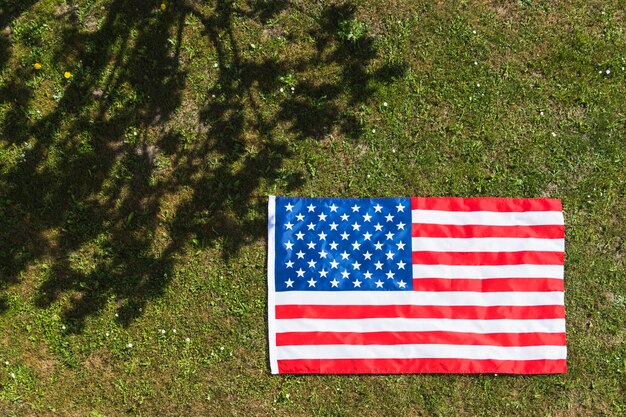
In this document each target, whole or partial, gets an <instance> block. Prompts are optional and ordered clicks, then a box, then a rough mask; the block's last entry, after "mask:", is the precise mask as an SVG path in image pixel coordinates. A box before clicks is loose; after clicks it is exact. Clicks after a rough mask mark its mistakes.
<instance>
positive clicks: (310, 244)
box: [306, 241, 316, 249]
mask: <svg viewBox="0 0 626 417" xmlns="http://www.w3.org/2000/svg"><path fill="white" fill-rule="evenodd" d="M306 245H307V246H308V247H309V249H315V245H316V243H315V242H313V241H310V242H309V243H307V244H306Z"/></svg>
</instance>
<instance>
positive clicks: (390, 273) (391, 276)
mask: <svg viewBox="0 0 626 417" xmlns="http://www.w3.org/2000/svg"><path fill="white" fill-rule="evenodd" d="M385 275H387V279H393V276H394V275H396V274H394V273H393V272H391V271H389V272H387V273H386V274H385Z"/></svg>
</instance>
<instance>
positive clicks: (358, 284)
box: [353, 279, 361, 288]
mask: <svg viewBox="0 0 626 417" xmlns="http://www.w3.org/2000/svg"><path fill="white" fill-rule="evenodd" d="M353 284H354V287H355V288H356V287H359V288H361V281H359V280H358V279H355V280H354V282H353Z"/></svg>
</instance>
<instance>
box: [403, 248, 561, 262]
mask: <svg viewBox="0 0 626 417" xmlns="http://www.w3.org/2000/svg"><path fill="white" fill-rule="evenodd" d="M413 264H422V265H520V264H535V265H563V252H542V251H519V252H431V251H416V252H413Z"/></svg>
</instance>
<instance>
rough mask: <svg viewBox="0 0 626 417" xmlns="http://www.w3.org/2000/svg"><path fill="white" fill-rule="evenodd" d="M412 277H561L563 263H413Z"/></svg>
mask: <svg viewBox="0 0 626 417" xmlns="http://www.w3.org/2000/svg"><path fill="white" fill-rule="evenodd" d="M413 278H449V279H454V278H467V279H470V278H560V279H563V265H531V264H519V265H413Z"/></svg>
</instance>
